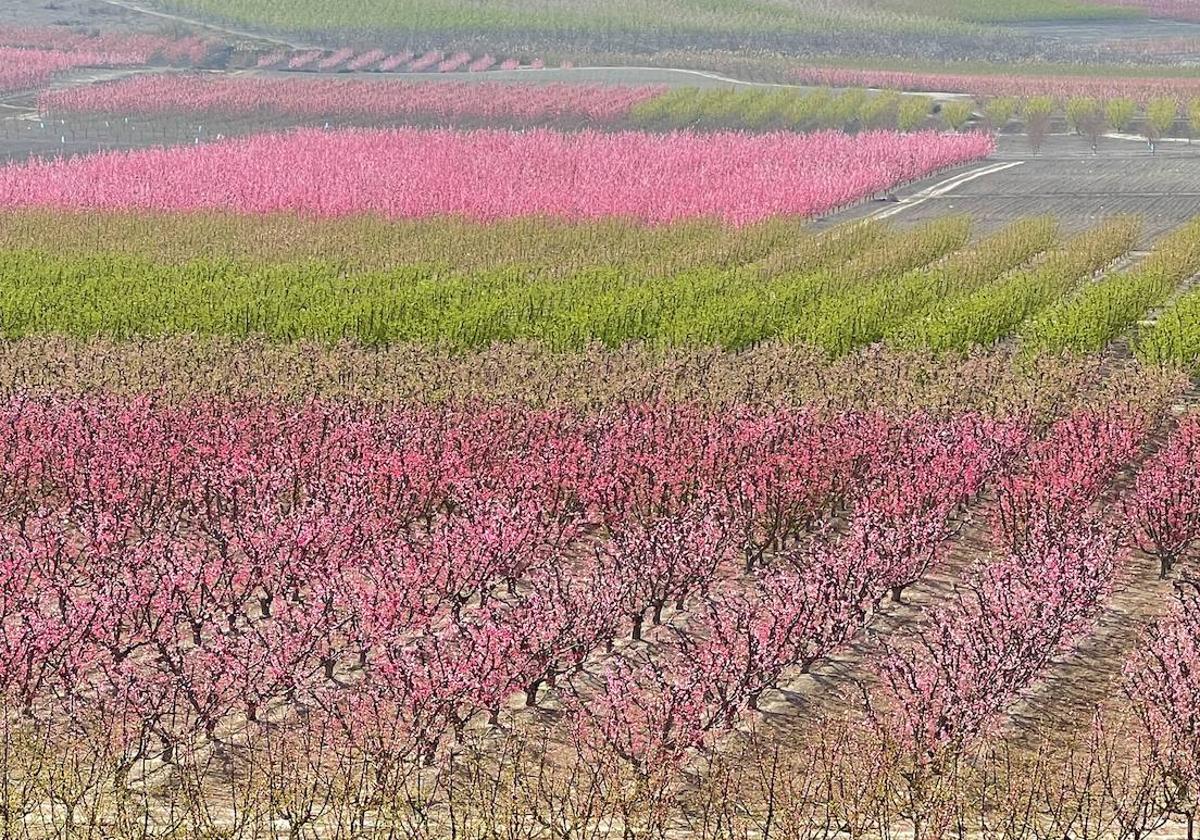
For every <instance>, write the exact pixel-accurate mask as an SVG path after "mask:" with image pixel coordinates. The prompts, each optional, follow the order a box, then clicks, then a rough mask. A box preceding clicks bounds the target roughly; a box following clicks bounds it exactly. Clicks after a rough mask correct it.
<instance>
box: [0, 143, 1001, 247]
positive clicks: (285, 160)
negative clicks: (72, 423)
mask: <svg viewBox="0 0 1200 840" xmlns="http://www.w3.org/2000/svg"><path fill="white" fill-rule="evenodd" d="M993 143H994V141H993V140H992V139H991V138H990V137H988V136H985V135H983V134H976V133H971V134H961V135H956V134H938V133H932V132H929V133H920V134H899V133H894V132H869V133H863V134H858V135H854V136H851V135H846V134H842V133H838V132H823V133H815V134H805V135H798V134H789V133H773V134H763V135H746V134H732V133H722V134H703V135H700V134H692V133H673V134H665V135H661V134H649V133H642V132H620V133H611V134H605V133H599V132H594V131H585V132H579V133H571V134H569V133H561V132H555V131H550V130H543V129H539V130H533V131H527V132H513V131H472V132H459V131H426V130H418V129H396V130H390V131H368V130H348V131H338V132H327V131H319V130H301V131H296V132H291V133H286V134H272V135H260V136H255V137H250V138H245V139H237V140H227V141H223V142H216V143H211V144H207V145H199V146H188V147H181V148H169V149H147V150H140V151H130V152H109V153H99V154H94V155H88V156H84V157H78V158H72V159H65V160H64V159H60V160H36V161H30V162H28V163H24V164H19V165H10V166H8V167H5V168H3V169H0V207H31V206H49V207H71V208H93V209H118V208H142V209H158V210H175V211H180V210H198V209H215V208H221V209H227V210H233V211H237V212H244V213H272V212H279V211H297V212H301V213H307V214H313V215H318V216H346V215H351V214H357V213H373V214H379V215H381V216H384V217H387V218H414V217H426V216H437V215H447V214H457V215H463V216H466V217H470V218H473V219H481V220H489V219H498V218H507V217H514V216H532V215H553V216H560V217H566V218H571V219H593V218H602V217H611V216H620V217H632V218H635V219H638V220H640V221H643V222H647V223H666V222H671V221H674V220H677V219H684V218H696V217H711V218H716V219H720V220H723V221H725V222H727V223H730V224H734V225H745V224H749V223H753V222H757V221H760V220H762V219H765V218H769V217H773V216H780V215H797V216H811V215H815V214H818V213H822V212H825V211H828V210H832V209H834V208H837V207H840V206H843V205H846V204H850V203H852V202H854V201H857V200H860V199H863V198H866V197H868V196H870V195H872V194H874V193H877V192H879V191H881V190H885V189H889V188H891V187H893V186H895V185H896V184H899V183H903V182H906V181H912V180H915V179H918V178H921V177H924V176H927V175H929V174H931V173H934V172H937V171H939V170H942V169H945V168H947V167H952V166H955V165H958V164H962V163H965V162H967V161H971V160H976V159H978V158H982V157H985V156H987V155H988V154H989V153H990V152H991V151H992V149H993V148H994V145H993Z"/></svg>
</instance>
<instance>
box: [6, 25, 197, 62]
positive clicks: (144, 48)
mask: <svg viewBox="0 0 1200 840" xmlns="http://www.w3.org/2000/svg"><path fill="white" fill-rule="evenodd" d="M0 46H5V47H21V48H29V49H39V50H53V51H59V52H69V53H87V54H93V55H94V54H112V55H121V56H128V57H130V59H135V58H136V62H135V63H137V64H149V63H151V62H153V61H155V60H158V61H163V62H166V63H168V64H198V63H200V62H201V61H203V60H204V59H205V58H206V57H207V56H208V54H209V53H210V52H211V51H212V49H213V43H212V42H211V41H207V40H205V39H203V38H198V37H194V36H192V37H186V38H172V37H170V36H166V35H154V34H151V33H147V32H105V33H101V34H98V35H88V34H84V33H80V32H76V31H74V30H72V29H68V28H65V27H54V26H46V27H11V26H10V27H0Z"/></svg>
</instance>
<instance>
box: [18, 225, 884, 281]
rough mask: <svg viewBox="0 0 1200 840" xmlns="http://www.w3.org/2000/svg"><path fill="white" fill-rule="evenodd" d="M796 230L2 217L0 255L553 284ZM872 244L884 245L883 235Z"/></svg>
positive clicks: (735, 257)
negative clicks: (288, 265)
mask: <svg viewBox="0 0 1200 840" xmlns="http://www.w3.org/2000/svg"><path fill="white" fill-rule="evenodd" d="M806 224H807V223H806V222H805V221H803V220H800V219H793V218H783V217H780V218H776V219H770V220H767V221H764V222H761V223H759V224H755V225H749V226H747V227H743V228H735V227H730V226H728V225H723V224H721V223H719V222H714V221H708V220H695V221H682V222H678V223H674V224H670V225H661V226H647V225H644V224H640V223H638V222H635V221H632V220H626V219H616V218H613V219H602V220H596V221H586V222H573V221H565V220H562V219H555V218H549V217H548V218H536V217H530V218H514V219H504V220H499V221H495V222H486V223H484V222H476V221H471V220H468V219H460V218H453V217H441V218H436V219H402V220H394V221H389V220H384V219H380V218H377V217H374V216H361V217H351V218H345V219H315V218H311V217H306V216H300V215H297V214H293V213H277V214H272V215H262V216H259V215H249V214H236V213H223V212H219V211H204V212H196V213H156V212H147V211H140V210H135V211H105V212H96V211H61V210H8V211H3V212H0V249H8V250H33V251H47V252H49V253H54V254H70V255H76V256H94V255H96V254H97V253H110V252H111V253H114V254H123V255H136V256H139V257H144V258H145V259H147V260H149V261H153V262H171V263H178V262H186V261H188V260H193V259H207V260H215V261H222V260H231V261H235V262H238V263H243V264H246V265H255V264H262V263H266V264H271V263H282V262H309V261H317V262H321V263H325V264H327V265H330V266H334V267H336V268H337V269H338V270H339V271H341V272H344V273H350V272H363V271H376V270H383V269H389V268H392V267H395V266H412V265H425V266H430V267H433V268H436V269H438V270H441V271H463V272H475V271H487V270H490V269H495V268H500V267H504V266H512V265H521V266H525V267H526V268H527V269H528V270H529V271H530V272H531V273H537V274H541V275H545V276H552V275H566V274H570V273H572V272H575V271H579V270H581V269H584V268H588V267H592V266H596V265H609V266H614V267H618V268H621V269H623V270H626V271H629V272H630V273H637V274H650V275H663V274H672V273H675V272H679V271H684V270H687V269H689V268H697V267H700V266H716V267H733V266H739V265H745V264H746V263H749V262H755V261H757V260H763V259H768V258H769V257H771V256H772V255H778V256H779V257H780V258H781V259H786V255H787V254H789V253H800V254H803V255H807V254H808V251H807V250H806V249H807V247H808V244H809V243H811V242H812V241H813V240H815V239H816V238H817V237H815V236H814V235H813V234H811V233H809V232H807V231H806V229H805V226H806ZM863 233H865V232H863ZM876 233H877V234H879V235H882V233H883V227H882V226H880V227H879V228H878V230H877V231H876Z"/></svg>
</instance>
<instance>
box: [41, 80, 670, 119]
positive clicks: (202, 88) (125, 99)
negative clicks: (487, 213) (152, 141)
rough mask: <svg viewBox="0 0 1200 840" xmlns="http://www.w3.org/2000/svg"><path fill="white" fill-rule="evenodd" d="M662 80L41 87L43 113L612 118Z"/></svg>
mask: <svg viewBox="0 0 1200 840" xmlns="http://www.w3.org/2000/svg"><path fill="white" fill-rule="evenodd" d="M664 90H665V88H662V87H660V86H642V87H615V86H607V85H569V84H551V85H522V84H503V83H494V82H486V83H465V82H436V83H432V82H426V83H405V82H386V83H383V82H365V81H349V80H342V79H338V80H330V79H325V80H309V79H296V78H288V79H278V78H272V79H268V78H251V77H246V76H214V75H191V74H187V75H185V74H172V75H161V76H160V75H154V76H144V75H143V76H135V77H132V78H127V79H121V80H118V81H114V82H109V83H105V84H93V85H87V86H82V87H73V88H64V89H61V90H56V91H46V92H44V93H43V94H42V95H41V96H40V97H39V98H38V107H39V110H40V111H41V112H42V113H43V114H45V115H47V116H54V115H64V114H103V115H112V116H132V115H139V116H140V115H160V114H174V115H187V114H205V115H213V116H253V115H259V114H278V115H282V116H289V117H318V116H319V117H330V116H335V117H364V118H371V119H394V118H397V117H425V118H433V119H445V118H450V117H480V118H511V119H518V120H542V119H553V118H558V117H586V118H588V119H615V118H618V117H622V116H624V115H626V114H628V113H629V110H630V109H631V108H632V107H633V106H635V105H637V104H638V103H640V102H644V101H646V100H647V99H651V98H653V97H655V96H658V95H660V94H661V93H663V91H664Z"/></svg>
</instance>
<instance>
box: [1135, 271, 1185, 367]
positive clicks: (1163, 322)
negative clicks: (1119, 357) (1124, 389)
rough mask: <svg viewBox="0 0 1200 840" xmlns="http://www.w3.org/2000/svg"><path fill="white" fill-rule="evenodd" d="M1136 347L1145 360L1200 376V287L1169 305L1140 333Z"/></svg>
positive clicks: (1139, 355) (1140, 356) (1141, 357)
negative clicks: (1152, 323)
mask: <svg viewBox="0 0 1200 840" xmlns="http://www.w3.org/2000/svg"><path fill="white" fill-rule="evenodd" d="M1135 347H1136V349H1137V354H1138V357H1139V358H1140V359H1141V360H1142V361H1143V362H1146V363H1149V364H1157V365H1166V366H1170V367H1175V368H1183V369H1185V370H1188V371H1190V372H1191V373H1192V374H1194V375H1200V289H1194V290H1193V291H1191V292H1189V293H1187V294H1185V295H1182V296H1181V297H1180V298H1179V299H1178V300H1176V301H1175V302H1174V303H1173V304H1171V305H1170V306H1168V307H1167V309H1166V310H1165V311H1164V312H1163V313H1162V314H1161V315H1160V316H1159V317H1158V319H1157V321H1155V323H1154V325H1153V326H1152V327H1150V328H1149V329H1146V330H1143V331H1142V332H1140V333H1139V334H1138V336H1137V341H1136V344H1135Z"/></svg>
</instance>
